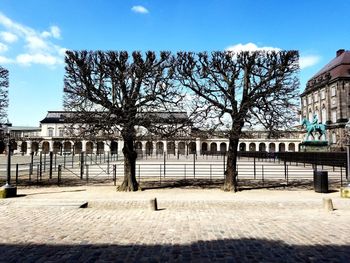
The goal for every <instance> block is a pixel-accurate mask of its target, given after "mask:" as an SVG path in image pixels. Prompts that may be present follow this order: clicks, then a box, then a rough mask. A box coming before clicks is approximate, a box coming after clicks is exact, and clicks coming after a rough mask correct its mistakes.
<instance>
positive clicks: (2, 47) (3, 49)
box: [0, 43, 9, 53]
mask: <svg viewBox="0 0 350 263" xmlns="http://www.w3.org/2000/svg"><path fill="white" fill-rule="evenodd" d="M8 49H9V48H8V47H7V46H6V45H5V44H3V43H0V53H1V52H6V51H7V50H8Z"/></svg>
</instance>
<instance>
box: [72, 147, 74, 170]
mask: <svg viewBox="0 0 350 263" xmlns="http://www.w3.org/2000/svg"><path fill="white" fill-rule="evenodd" d="M73 147H74V146H73ZM73 166H74V151H73V152H72V168H73Z"/></svg>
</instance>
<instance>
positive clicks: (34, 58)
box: [16, 54, 62, 66]
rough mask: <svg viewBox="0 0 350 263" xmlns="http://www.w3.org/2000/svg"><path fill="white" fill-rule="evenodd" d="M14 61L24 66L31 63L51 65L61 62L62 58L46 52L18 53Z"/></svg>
mask: <svg viewBox="0 0 350 263" xmlns="http://www.w3.org/2000/svg"><path fill="white" fill-rule="evenodd" d="M16 62H17V63H18V64H21V65H24V66H30V65H31V64H42V65H48V66H53V65H56V64H60V63H62V60H61V59H59V58H57V57H55V56H52V55H48V54H20V55H18V56H17V57H16Z"/></svg>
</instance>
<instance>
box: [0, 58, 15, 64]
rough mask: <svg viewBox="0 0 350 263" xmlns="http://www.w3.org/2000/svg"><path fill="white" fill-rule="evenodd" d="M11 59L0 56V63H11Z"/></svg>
mask: <svg viewBox="0 0 350 263" xmlns="http://www.w3.org/2000/svg"><path fill="white" fill-rule="evenodd" d="M11 63H13V60H12V59H10V58H7V57H3V56H0V64H11Z"/></svg>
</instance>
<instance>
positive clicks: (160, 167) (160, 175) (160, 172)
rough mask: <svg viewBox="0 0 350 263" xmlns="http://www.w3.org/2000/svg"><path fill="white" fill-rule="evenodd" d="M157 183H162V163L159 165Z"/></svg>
mask: <svg viewBox="0 0 350 263" xmlns="http://www.w3.org/2000/svg"><path fill="white" fill-rule="evenodd" d="M159 184H160V185H161V184H162V165H161V164H160V165H159Z"/></svg>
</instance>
